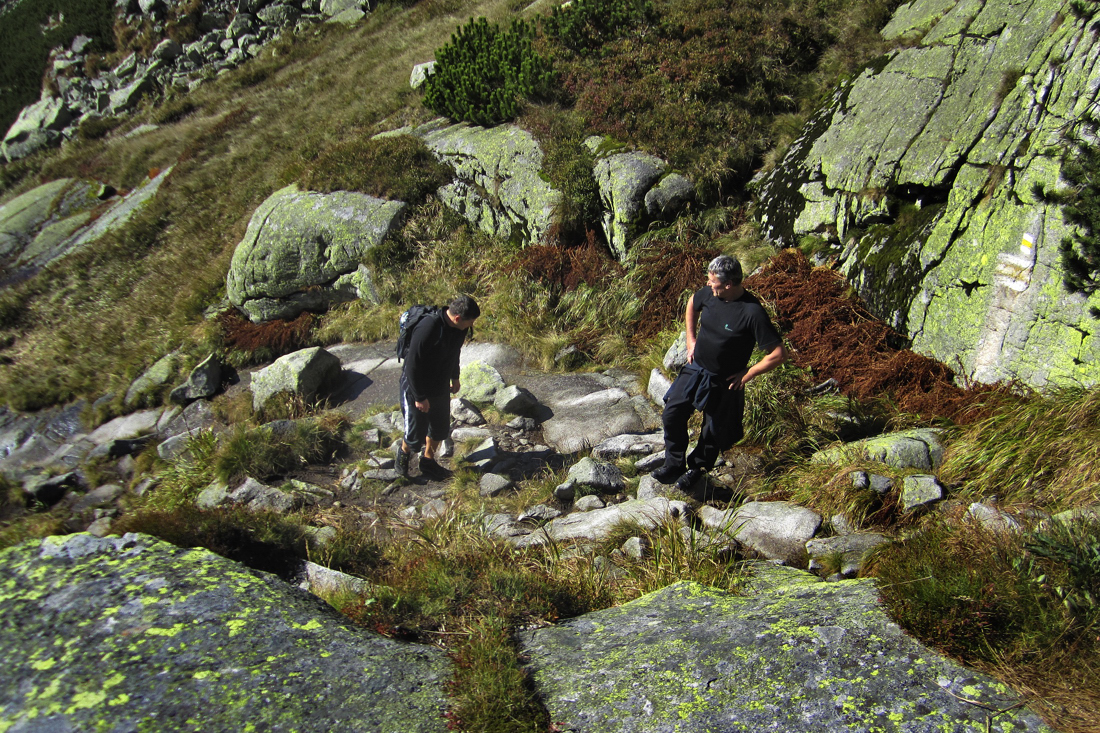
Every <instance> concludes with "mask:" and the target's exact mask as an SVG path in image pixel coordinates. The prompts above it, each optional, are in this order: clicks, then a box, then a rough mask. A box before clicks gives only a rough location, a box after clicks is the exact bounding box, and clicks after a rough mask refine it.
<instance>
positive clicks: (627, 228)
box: [585, 136, 695, 260]
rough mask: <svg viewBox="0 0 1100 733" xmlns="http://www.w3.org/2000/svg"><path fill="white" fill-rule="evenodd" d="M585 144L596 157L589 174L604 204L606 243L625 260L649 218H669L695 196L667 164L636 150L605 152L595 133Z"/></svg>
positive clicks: (685, 180) (600, 139) (602, 139)
mask: <svg viewBox="0 0 1100 733" xmlns="http://www.w3.org/2000/svg"><path fill="white" fill-rule="evenodd" d="M585 145H587V146H588V149H589V150H591V151H592V153H593V155H595V156H596V158H597V160H596V165H595V167H594V168H593V170H592V175H593V176H594V177H595V179H596V183H597V185H598V186H599V189H600V201H601V202H602V203H603V207H604V214H603V231H604V235H605V236H606V237H607V243H608V246H610V247H611V251H612V253H614V254H615V256H616V257H618V258H619V259H620V260H622V259H626V255H627V249H628V247H629V245H630V241H631V240H632V239H633V238H634V236H635V235H636V234H637V233H638V232H639V231H642V229H643V228H644V226H645V225H646V224H648V223H650V222H652V221H657V220H661V219H669V218H671V217H673V216H675V215H676V214H678V213H679V211H680V209H681V208H682V207H683V205H684V204H685V203H687V202H688V201H689V200H690V199H691V198H692V196H694V193H695V189H694V186H692V185H691V181H689V180H688V179H686V178H684V177H683V176H682V175H680V174H679V173H669V172H668V163H666V162H665V161H663V160H661V159H660V158H657V157H655V156H652V155H648V154H646V153H638V152H619V151H615V152H611V153H604V152H603V148H604V147H606V141H605V140H604V138H602V137H599V136H594V137H590V138H588V140H586V141H585Z"/></svg>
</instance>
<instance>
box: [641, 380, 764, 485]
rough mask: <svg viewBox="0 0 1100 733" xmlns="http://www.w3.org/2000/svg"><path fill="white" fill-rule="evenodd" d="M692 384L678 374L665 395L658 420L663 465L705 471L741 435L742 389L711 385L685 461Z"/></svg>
mask: <svg viewBox="0 0 1100 733" xmlns="http://www.w3.org/2000/svg"><path fill="white" fill-rule="evenodd" d="M693 381H694V380H693V379H692V378H691V377H690V376H689V375H688V374H687V373H686V372H680V376H678V377H677V378H676V381H675V382H673V383H672V386H671V387H670V388H669V390H668V392H667V393H665V410H664V414H663V415H662V418H661V420H662V422H663V423H664V427H665V465H666V466H675V467H677V468H681V467H683V468H688V469H692V468H695V469H699V470H700V471H709V470H710V469H712V468H714V464H715V463H717V461H718V456H719V455H721V453H722V451H726V450H729V449H730V448H732V447H733V444H734V443H736V442H737V441H739V440H741V438H743V437H744V435H745V432H744V429H743V428H742V424H741V423H742V421H743V419H744V415H745V390H743V389H729V385H728V384H726V383H725V382H717V383H716V384H715V386H714V388H713V389H712V390H711V393H710V396H709V399H708V400H707V405H706V408H705V409H704V410H703V431H702V432H701V433H700V434H699V443H698V444H697V445H696V446H695V450H693V451H692V452H691V455H689V456H687V457H686V458H685V457H684V454H685V453H686V452H687V449H688V420H690V419H691V416H692V415H693V414H694V413H695V402H696V397H695V394H694V392H693V391H692V390H691V387H692V384H693Z"/></svg>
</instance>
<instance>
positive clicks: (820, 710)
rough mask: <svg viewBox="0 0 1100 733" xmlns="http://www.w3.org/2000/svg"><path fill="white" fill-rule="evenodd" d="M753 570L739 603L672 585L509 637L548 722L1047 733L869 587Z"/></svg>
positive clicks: (611, 728)
mask: <svg viewBox="0 0 1100 733" xmlns="http://www.w3.org/2000/svg"><path fill="white" fill-rule="evenodd" d="M755 567H756V573H757V575H758V578H757V580H759V585H758V586H757V588H758V589H756V590H750V592H749V593H747V594H745V595H733V594H730V593H726V592H723V591H720V590H717V589H713V588H706V587H703V586H700V585H696V584H693V583H688V582H681V583H676V584H673V585H670V586H668V587H666V588H664V589H662V590H660V591H657V592H655V593H650V594H648V595H645V596H642V597H641V598H639V599H637V600H635V601H632V602H630V603H627V604H624V605H622V606H618V607H614V608H608V609H605V610H602V611H597V612H594V613H590V614H585V615H584V616H580V617H578V618H575V619H571V620H569V621H564V622H561V623H559V624H556V625H554V626H550V627H546V628H541V629H537V630H528V631H522V632H520V633H519V635H518V639H519V645H520V649H521V651H522V653H523V655H524V658H525V659H527V660H528V661H527V670H528V671H529V672H530V674H531V675H532V677H533V679H534V682H535V687H536V689H537V690H538V692H539V693H540V696H541V698H542V699H543V700H544V701H545V702H546V706H547V708H548V709H549V711H550V717H551V719H552V720H554V721H557V722H558V724H559V725H560V726H561V727H562V728H563V729H569V730H578V731H580V730H593V731H595V730H599V731H607V732H608V733H627V732H630V731H643V730H644V731H680V732H681V733H704V732H705V731H732V730H746V731H766V730H771V731H799V733H837V732H838V731H851V732H852V733H855V732H856V731H867V730H873V729H884V730H912V731H931V730H984V729H985V724H986V717H987V716H988V715H989V709H993V710H1008V711H1009V712H1007V713H1004V714H1003V716H998V718H997V723H998V724H1000V725H1001V726H1002V727H1003V728H1004V729H1005V730H1013V731H1018V732H1019V733H1024V732H1025V731H1049V729H1048V728H1047V727H1046V726H1045V725H1044V724H1043V723H1042V721H1041V719H1040V718H1039V717H1038V716H1037V715H1036V714H1035V713H1033V712H1031V711H1030V710H1027V709H1026V708H1018V707H1016V703H1017V702H1019V697H1018V696H1017V695H1015V694H1013V693H1012V692H1011V690H1009V688H1008V687H1007V686H1005V685H1003V684H1001V683H999V682H997V681H995V680H993V679H991V678H989V677H987V676H985V675H981V674H978V673H975V672H973V671H972V670H969V669H966V668H965V667H962V666H960V665H958V664H956V663H955V662H953V661H951V660H949V659H947V658H945V657H943V656H941V655H939V654H937V653H936V652H934V651H932V650H931V649H928V648H926V647H924V646H922V645H921V644H919V643H918V642H916V641H914V640H913V639H912V638H910V637H909V636H907V635H906V634H905V633H904V632H903V631H902V630H901V629H899V628H898V626H897V625H896V624H895V623H893V621H891V620H890V618H889V616H887V615H886V613H885V612H884V611H883V609H882V607H881V606H880V605H879V603H878V601H877V591H876V589H875V586H874V584H873V582H872V581H870V580H849V581H843V582H839V583H824V582H821V581H820V580H819V579H817V578H815V577H814V576H812V575H809V574H807V573H797V571H793V572H796V573H797V576H792V575H787V574H785V573H784V572H783V571H785V570H786V571H788V572H791V571H790V570H789V569H786V568H775V567H769V566H767V565H765V564H760V565H757V566H755ZM760 576H778V577H760ZM964 690H965V692H964ZM964 698H965V700H964ZM966 700H974V701H977V702H978V703H979V704H977V705H975V704H972V703H970V702H967V701H966ZM885 721H889V722H885Z"/></svg>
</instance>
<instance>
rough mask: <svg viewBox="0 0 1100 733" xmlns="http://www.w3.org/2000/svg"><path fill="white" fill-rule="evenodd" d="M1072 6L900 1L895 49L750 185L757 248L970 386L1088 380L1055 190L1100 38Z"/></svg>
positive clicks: (998, 0)
mask: <svg viewBox="0 0 1100 733" xmlns="http://www.w3.org/2000/svg"><path fill="white" fill-rule="evenodd" d="M1092 25H1093V21H1092V20H1090V19H1081V18H1078V17H1076V16H1075V15H1074V13H1073V10H1072V8H1071V3H1069V2H1059V1H1057V0H1029V1H1028V2H1022V3H1016V2H1011V3H1010V2H1004V1H1003V0H995V1H993V2H986V3H970V2H960V3H955V2H953V1H948V0H914V2H910V3H907V4H905V5H902V6H901V7H900V8H898V10H897V12H896V13H895V14H894V17H893V19H892V20H891V21H890V23H889V24H888V25H887V26H886V28H884V29H883V31H882V34H883V36H884V38H886V39H887V40H888V41H896V42H897V43H898V46H899V49H898V50H896V51H893V52H891V53H889V54H887V55H886V56H884V57H882V58H881V59H879V60H878V62H876V63H875V64H873V65H872V66H871V67H869V68H867V69H865V70H864V71H863V72H862V73H861V74H859V75H858V76H856V77H855V78H853V79H852V80H850V81H849V82H846V83H845V84H843V85H842V86H841V87H840V88H839V89H838V90H837V91H836V92H835V94H834V96H833V97H832V99H831V100H830V101H829V102H828V103H827V104H826V105H825V106H824V107H823V108H822V109H821V110H820V111H819V112H818V114H817V115H816V116H815V117H814V118H813V119H812V120H811V121H810V123H808V125H807V127H806V128H805V130H804V131H803V134H802V136H801V137H800V138H799V139H798V140H797V141H796V142H795V143H794V144H792V146H791V148H790V149H789V151H788V153H787V155H786V156H785V158H784V160H783V161H782V162H781V163H780V164H779V165H778V166H776V168H775V169H774V170H773V171H771V172H770V173H768V174H767V175H766V176H765V177H764V178H762V179H761V181H760V182H759V183H760V185H759V195H760V198H761V204H762V214H763V220H764V228H765V232H766V234H767V235H768V236H769V237H770V238H771V239H772V240H774V241H777V242H781V243H783V244H788V245H789V244H795V243H797V242H798V241H799V240H800V238H802V237H804V236H807V235H814V236H818V237H822V238H824V239H827V240H832V241H835V242H836V244H837V245H838V246H843V250H842V251H841V254H840V267H841V270H842V271H843V272H844V273H845V275H847V276H848V278H849V279H850V280H851V281H852V282H853V284H854V285H855V287H856V289H857V290H858V292H859V294H860V296H862V297H863V298H864V300H866V301H867V303H868V305H869V306H870V307H871V309H872V310H873V311H874V312H875V314H876V315H878V316H879V317H881V318H883V319H884V320H886V321H888V322H889V323H890V324H891V325H893V326H894V327H895V328H897V329H899V330H901V331H902V332H904V333H906V334H907V335H909V336H910V337H911V338H912V341H913V348H914V350H916V351H918V352H920V353H923V354H926V355H928V356H932V357H933V358H936V359H938V360H940V361H943V362H945V363H950V364H955V363H956V359H957V360H958V362H960V363H961V366H962V367H963V369H964V370H965V371H966V372H967V373H968V374H969V375H971V376H973V377H974V378H976V379H977V380H979V381H983V382H993V381H997V380H1001V379H1016V380H1020V381H1022V382H1025V383H1027V384H1029V385H1032V386H1036V387H1040V386H1043V385H1046V384H1065V383H1076V384H1086V385H1091V384H1096V383H1097V382H1100V359H1098V358H1097V357H1100V340H1098V339H1097V338H1096V334H1097V333H1098V332H1100V323H1098V322H1097V320H1096V318H1095V316H1094V315H1092V313H1090V308H1092V307H1095V306H1097V305H1100V295H1093V296H1091V297H1090V298H1085V297H1084V296H1082V295H1077V294H1071V293H1069V292H1067V290H1066V289H1065V287H1064V286H1063V284H1062V277H1063V267H1062V264H1061V260H1060V256H1059V253H1058V247H1059V243H1060V242H1061V240H1062V239H1063V238H1064V237H1065V236H1067V235H1068V234H1069V233H1070V230H1069V229H1068V228H1067V226H1066V224H1065V223H1064V221H1063V219H1062V214H1061V212H1060V211H1059V209H1058V207H1057V205H1054V204H1049V203H1045V202H1044V201H1043V200H1042V199H1041V198H1040V197H1038V196H1037V195H1036V193H1035V188H1036V186H1039V187H1041V188H1045V189H1047V190H1055V189H1058V188H1059V187H1060V186H1061V185H1062V184H1061V183H1060V179H1059V174H1060V171H1061V157H1062V154H1063V153H1064V152H1065V151H1066V149H1067V147H1068V137H1070V136H1073V135H1077V134H1080V133H1082V132H1085V130H1084V128H1083V127H1082V120H1083V118H1084V117H1086V116H1087V114H1088V113H1089V110H1091V109H1092V108H1093V106H1094V105H1095V104H1096V100H1097V93H1098V87H1097V84H1096V77H1097V64H1098V63H1100V39H1098V37H1097V36H1096V34H1095V33H1094V32H1093V30H1092Z"/></svg>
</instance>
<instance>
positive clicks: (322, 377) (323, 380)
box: [251, 346, 340, 410]
mask: <svg viewBox="0 0 1100 733" xmlns="http://www.w3.org/2000/svg"><path fill="white" fill-rule="evenodd" d="M339 376H340V359H338V358H337V357H335V356H333V355H332V354H330V353H328V352H327V351H325V350H324V349H322V348H321V347H319V346H315V347H313V348H310V349H302V350H300V351H295V352H294V353H293V354H287V355H286V356H281V357H279V358H278V359H276V360H275V361H274V362H273V363H272V364H271V366H268V367H265V368H263V369H260V370H259V371H257V372H255V373H254V374H253V375H252V382H251V388H252V405H253V407H254V408H255V409H257V410H259V409H262V408H263V406H264V405H266V404H267V402H268V400H270V399H271V398H272V397H274V396H275V395H278V394H287V395H295V396H298V397H301V398H302V399H303V400H306V401H307V402H308V401H310V400H312V399H314V398H315V397H317V396H318V395H321V394H324V393H325V392H327V391H329V390H330V389H331V388H332V386H333V385H335V384H337V382H338V381H339Z"/></svg>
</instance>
